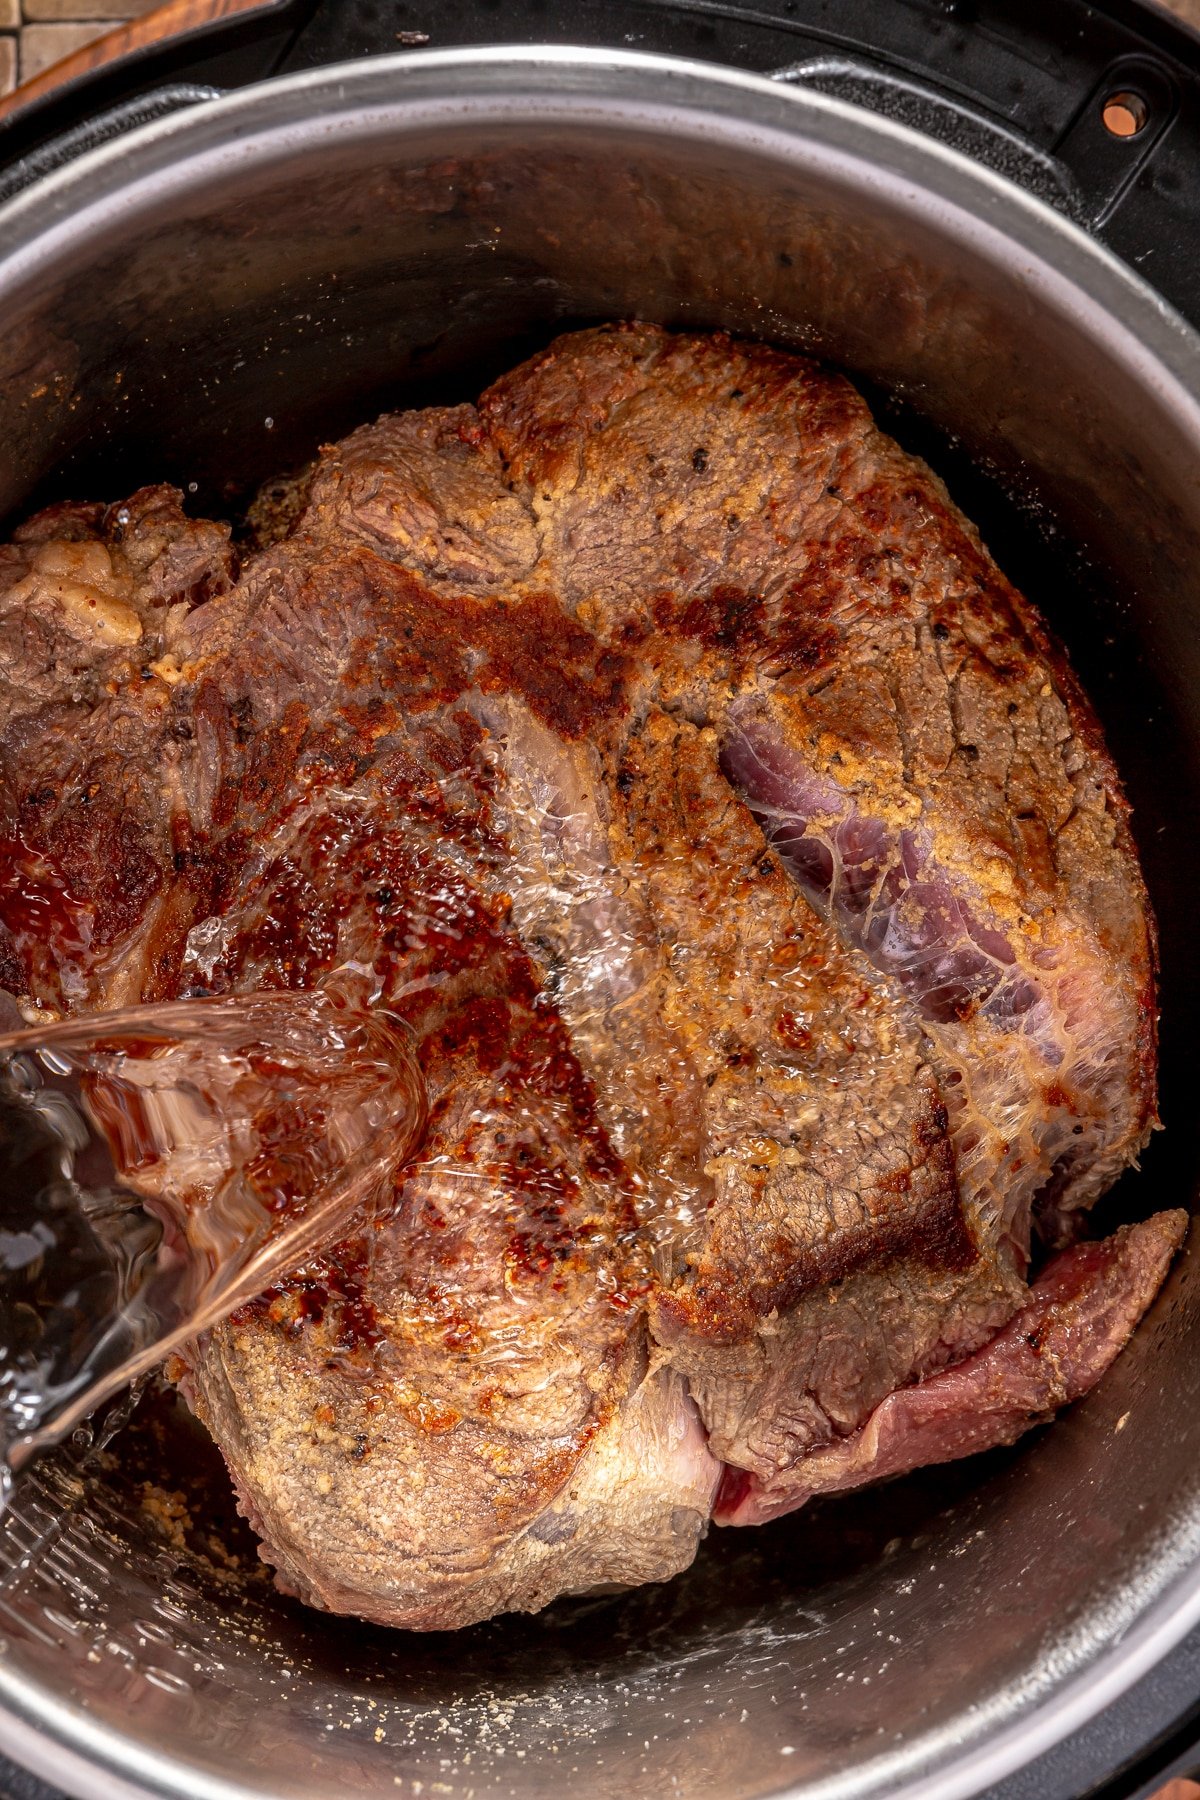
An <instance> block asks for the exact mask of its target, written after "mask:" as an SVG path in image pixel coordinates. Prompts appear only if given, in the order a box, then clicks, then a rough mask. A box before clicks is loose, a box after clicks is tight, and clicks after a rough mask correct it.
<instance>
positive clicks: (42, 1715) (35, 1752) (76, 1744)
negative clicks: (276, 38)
mask: <svg viewBox="0 0 1200 1800" xmlns="http://www.w3.org/2000/svg"><path fill="white" fill-rule="evenodd" d="M456 120H458V121H461V122H462V123H464V124H468V123H470V124H479V123H481V122H487V123H489V124H495V125H497V126H501V127H503V126H508V127H510V128H514V129H515V128H519V127H521V126H522V125H533V126H534V127H536V128H541V127H545V126H553V125H554V124H556V123H560V122H563V121H569V122H571V123H579V122H581V121H583V122H586V123H588V124H590V125H592V126H593V127H594V128H596V129H605V128H610V129H613V130H616V129H622V130H629V129H630V128H638V127H640V128H642V129H643V130H647V131H652V132H655V133H658V134H661V133H662V132H663V131H664V130H669V131H670V132H672V133H673V134H676V135H678V134H684V135H690V136H692V137H697V136H698V137H703V138H707V139H709V140H710V141H712V140H714V139H715V140H717V141H727V142H730V143H731V144H733V145H736V147H737V148H739V149H740V150H743V151H745V150H751V151H757V152H758V153H759V154H760V155H763V156H765V157H771V156H774V157H776V158H777V159H779V160H780V161H781V162H782V163H784V164H788V163H790V164H792V165H793V166H795V167H798V168H802V169H813V170H816V171H818V172H824V173H826V174H831V175H834V176H835V177H837V178H839V179H840V180H841V181H842V182H843V184H852V185H853V186H855V187H856V188H858V189H860V190H867V191H868V192H870V191H874V192H876V193H879V194H880V195H881V196H885V195H886V197H887V199H888V201H889V203H890V204H891V205H893V206H899V207H901V208H903V209H904V210H906V211H907V212H909V213H910V214H911V215H912V216H914V217H915V218H918V219H921V220H923V221H925V222H928V223H930V224H932V225H934V226H940V227H941V229H942V230H943V231H949V232H951V233H952V235H953V236H954V237H955V239H956V240H957V241H960V242H964V243H965V244H967V245H968V246H970V247H971V248H973V249H974V250H975V251H976V253H978V254H980V255H981V256H982V257H983V258H985V259H987V260H992V261H995V260H996V259H998V258H1001V257H1002V258H1003V259H1004V263H1005V266H1006V267H1007V269H1008V272H1009V274H1010V275H1011V274H1012V272H1013V267H1014V263H1013V257H1014V252H1016V254H1017V257H1018V258H1019V264H1018V273H1019V277H1020V279H1021V281H1022V283H1023V284H1024V285H1025V286H1026V288H1027V289H1028V290H1029V291H1030V292H1031V293H1032V294H1033V295H1034V296H1035V298H1037V299H1038V300H1039V301H1045V302H1049V303H1052V304H1053V306H1054V308H1055V310H1056V311H1057V312H1058V314H1059V315H1060V316H1061V317H1065V318H1067V319H1069V320H1070V321H1071V322H1072V323H1073V324H1075V325H1076V326H1077V327H1078V328H1079V329H1080V330H1081V331H1082V332H1083V333H1084V334H1085V335H1086V336H1087V337H1088V338H1089V339H1090V340H1091V341H1100V342H1102V343H1104V344H1105V346H1106V348H1107V349H1108V351H1109V353H1110V354H1111V355H1112V356H1113V357H1114V360H1117V361H1119V362H1120V363H1122V364H1123V365H1124V366H1126V367H1127V368H1128V369H1130V371H1131V372H1132V373H1134V374H1135V375H1136V377H1137V378H1138V379H1139V381H1140V382H1141V383H1142V384H1143V386H1144V387H1148V388H1150V389H1152V390H1153V392H1154V393H1155V395H1156V398H1157V401H1158V403H1159V405H1160V406H1162V407H1163V408H1164V409H1165V410H1166V411H1167V412H1169V413H1170V414H1171V415H1173V418H1174V420H1175V422H1176V423H1177V424H1178V425H1179V426H1180V427H1181V428H1182V429H1183V430H1185V431H1186V432H1187V433H1188V434H1189V435H1190V437H1191V438H1192V440H1193V442H1195V443H1196V445H1197V448H1198V450H1200V334H1197V332H1195V331H1193V329H1192V328H1191V327H1190V326H1189V325H1188V324H1187V323H1186V322H1185V321H1184V320H1183V319H1182V318H1181V317H1180V315H1179V314H1178V313H1176V312H1175V311H1174V309H1173V308H1172V307H1171V306H1169V304H1168V303H1167V302H1166V301H1164V300H1163V299H1162V298H1161V297H1160V296H1159V295H1158V294H1156V293H1155V291H1154V290H1153V288H1151V287H1150V286H1149V285H1148V284H1147V283H1146V282H1145V281H1143V280H1142V279H1141V278H1140V277H1139V276H1138V275H1136V274H1135V273H1134V272H1133V271H1132V270H1130V269H1129V268H1128V267H1127V266H1126V265H1125V264H1124V263H1122V262H1120V261H1119V260H1118V258H1117V257H1116V256H1114V255H1113V254H1112V253H1111V252H1110V251H1108V250H1107V249H1105V248H1104V247H1103V246H1102V245H1100V244H1099V243H1097V242H1096V241H1095V240H1093V239H1092V238H1090V237H1089V236H1088V235H1087V233H1086V232H1085V231H1084V230H1082V229H1081V228H1080V227H1079V226H1077V225H1075V224H1074V223H1072V222H1071V221H1070V220H1069V219H1067V218H1065V217H1063V216H1061V215H1060V214H1058V213H1056V212H1055V211H1054V210H1053V209H1052V208H1051V207H1049V206H1048V205H1046V204H1045V203H1044V202H1043V201H1041V200H1039V199H1036V198H1034V197H1033V196H1031V195H1030V194H1028V193H1026V192H1025V191H1024V190H1023V189H1021V188H1019V187H1017V186H1016V185H1014V184H1013V183H1011V182H1010V181H1008V180H1007V179H1006V178H1005V177H1003V176H1001V175H999V174H997V173H995V172H994V171H992V170H990V169H988V168H985V167H983V166H982V165H980V164H977V163H974V162H972V161H971V160H970V159H969V158H968V157H966V156H964V155H962V154H960V153H959V152H958V151H956V150H954V149H951V148H950V147H948V146H947V145H945V144H942V143H940V142H937V141H935V140H933V139H930V138H927V137H924V136H922V135H921V134H920V133H918V132H916V131H913V130H911V129H910V128H908V127H906V126H903V125H899V124H897V123H895V122H894V121H892V120H889V119H886V118H882V117H880V116H879V115H877V114H874V113H872V112H869V111H866V110H864V109H862V108H859V107H857V106H854V105H852V104H849V103H847V102H844V101H841V100H836V99H833V98H830V97H828V96H826V95H823V94H819V93H816V92H813V91H811V90H805V89H798V88H796V87H794V86H791V85H788V84H787V83H785V82H782V81H778V80H772V79H770V78H769V77H767V76H760V75H751V74H745V73H742V72H739V71H735V70H730V69H725V68H722V67H720V66H718V65H710V64H706V63H700V62H695V61H688V60H684V59H682V58H675V57H666V56H657V55H649V54H646V53H642V52H635V51H624V50H621V51H617V50H613V51H607V50H596V49H588V48H577V47H572V46H558V45H544V46H539V45H534V46H528V47H525V46H521V47H513V46H509V45H504V46H497V47H477V48H470V49H456V50H424V51H417V52H405V53H398V54H395V55H390V56H385V57H376V58H370V59H362V60H358V61H354V62H347V63H341V64H337V65H334V66H331V67H327V68H322V69H317V70H308V71H304V72H302V73H299V74H294V75H290V76H283V77H275V78H273V79H272V80H270V81H267V82H263V83H260V84H256V85H254V86H251V87H248V88H244V89H240V90H238V91H235V92H233V93H230V94H228V95H224V96H222V97H220V98H218V99H215V100H211V101H206V102H202V103H199V104H197V105H195V106H192V107H189V108H188V109H187V110H186V111H184V112H181V113H177V114H173V115H171V116H169V117H167V118H165V119H160V120H157V121H154V122H151V123H149V124H146V125H143V126H141V127H140V128H138V129H137V130H135V131H133V132H131V133H129V134H128V135H127V136H124V137H122V138H121V139H120V140H119V141H116V142H112V143H109V144H105V145H102V146H100V147H97V148H95V149H91V150H88V151H86V152H84V153H83V154H82V155H80V156H79V157H77V158H76V159H75V160H73V161H71V162H70V163H68V164H66V165H65V166H63V167H61V168H59V169H57V170H55V171H54V172H52V173H50V174H48V175H46V176H44V177H42V178H41V179H39V180H37V181H36V182H35V183H34V184H33V185H32V186H31V187H30V188H28V189H26V190H24V191H23V192H21V193H19V194H17V195H16V196H15V197H13V198H12V199H10V200H9V201H8V202H7V203H6V204H4V205H3V206H0V307H3V306H4V305H5V296H6V294H12V293H13V292H14V291H15V290H16V289H18V288H19V287H20V286H21V285H22V284H23V283H24V282H26V281H28V280H30V279H35V278H36V275H37V272H38V269H39V267H41V266H42V265H43V264H44V263H45V262H46V261H47V260H48V259H53V258H54V257H55V256H56V255H57V254H58V253H60V252H62V251H65V250H66V249H67V247H68V245H78V244H79V243H80V242H81V240H82V239H83V238H84V237H85V236H87V235H103V234H104V233H105V232H106V231H107V230H108V228H109V227H110V226H111V225H112V224H113V223H115V222H116V221H118V220H120V219H121V218H122V217H128V216H129V215H130V214H133V213H136V212H137V211H138V210H139V209H140V208H141V207H143V206H145V205H147V204H150V205H154V206H161V205H162V204H163V203H164V202H169V201H173V200H182V199H183V198H185V197H186V196H187V195H188V194H189V193H192V192H199V191H200V190H201V189H202V188H205V187H207V186H209V185H211V184H213V183H215V182H217V181H219V180H220V178H221V176H222V175H223V174H226V173H235V172H244V171H245V170H246V169H247V168H248V167H250V166H253V167H255V168H256V169H257V170H260V171H263V172H265V171H267V170H269V169H270V167H271V166H272V165H273V164H277V163H280V162H282V161H283V160H284V159H286V158H287V157H288V156H289V155H290V154H291V153H292V151H294V150H295V149H297V148H298V147H299V146H300V145H301V144H302V143H303V142H306V141H311V139H312V137H313V135H314V133H317V132H319V133H321V135H322V136H323V138H324V139H325V141H326V142H327V143H334V142H337V141H339V140H341V141H344V142H351V141H362V140H364V139H369V138H373V137H378V138H383V137H386V136H388V135H389V134H390V133H392V132H393V131H395V130H396V129H397V128H400V129H404V130H412V129H414V128H418V127H420V126H422V125H425V126H438V127H441V128H443V129H445V128H447V127H449V126H452V125H453V124H454V122H455V121H456ZM1184 1537H1186V1538H1187V1539H1188V1540H1189V1541H1187V1542H1184V1541H1182V1540H1183V1538H1184ZM1192 1538H1195V1539H1196V1542H1195V1543H1193V1542H1191V1541H1190V1540H1191V1539H1192ZM1198 1552H1200V1521H1196V1522H1195V1529H1194V1530H1193V1531H1192V1532H1188V1533H1181V1534H1178V1536H1177V1538H1176V1541H1175V1542H1173V1543H1172V1544H1171V1545H1170V1546H1169V1548H1168V1549H1167V1550H1166V1551H1164V1552H1163V1554H1162V1555H1161V1556H1160V1557H1159V1559H1158V1561H1157V1564H1156V1565H1155V1568H1156V1571H1157V1580H1156V1581H1155V1583H1154V1591H1153V1592H1152V1593H1151V1595H1150V1597H1149V1598H1148V1599H1146V1600H1145V1601H1144V1603H1143V1604H1142V1605H1141V1606H1138V1605H1137V1604H1136V1596H1135V1595H1134V1594H1133V1593H1132V1592H1131V1593H1130V1594H1129V1596H1128V1598H1129V1602H1130V1604H1129V1606H1127V1607H1126V1608H1124V1609H1123V1611H1124V1612H1125V1613H1126V1614H1127V1616H1126V1617H1122V1618H1120V1619H1112V1620H1109V1621H1106V1622H1105V1624H1104V1626H1103V1628H1102V1629H1098V1626H1097V1623H1096V1622H1095V1621H1094V1622H1093V1624H1092V1628H1091V1630H1090V1632H1088V1633H1086V1634H1085V1635H1086V1636H1088V1637H1090V1639H1091V1640H1092V1642H1091V1652H1090V1654H1089V1652H1088V1648H1087V1646H1083V1647H1081V1649H1080V1652H1079V1655H1078V1656H1077V1657H1076V1658H1075V1660H1074V1666H1073V1669H1072V1672H1071V1673H1069V1674H1067V1675H1065V1676H1064V1677H1062V1678H1061V1680H1060V1682H1059V1684H1058V1685H1057V1686H1056V1687H1055V1688H1053V1689H1052V1690H1051V1691H1049V1692H1048V1693H1046V1694H1044V1695H1039V1694H1038V1693H1037V1692H1035V1691H1028V1692H1026V1693H1025V1694H1024V1697H1022V1696H1021V1695H1020V1694H1019V1693H1018V1694H1016V1695H1015V1696H1014V1695H1012V1690H1011V1689H1007V1690H1002V1691H1001V1695H1003V1694H1004V1693H1008V1694H1009V1695H1010V1696H1011V1697H1010V1699H1009V1701H1008V1704H1007V1707H1002V1706H1001V1704H1000V1699H1001V1696H991V1697H989V1699H990V1704H988V1703H985V1704H983V1705H981V1706H980V1707H978V1708H976V1709H973V1711H974V1715H975V1716H974V1719H973V1723H972V1732H971V1736H972V1739H973V1741H972V1742H971V1743H970V1744H966V1745H964V1743H963V1734H962V1730H961V1724H960V1727H959V1729H957V1730H953V1729H951V1728H950V1727H943V1728H942V1729H941V1730H940V1731H938V1732H935V1733H932V1734H930V1735H929V1736H927V1737H926V1738H923V1739H921V1740H919V1745H920V1754H919V1760H914V1756H913V1753H912V1751H911V1750H910V1751H909V1752H908V1753H907V1754H905V1752H904V1751H903V1750H901V1751H897V1752H891V1753H889V1754H888V1755H886V1756H884V1757H880V1758H879V1759H877V1760H876V1761H874V1762H872V1763H870V1764H866V1765H863V1766H862V1767H860V1769H858V1770H857V1771H856V1772H855V1773H854V1774H853V1775H848V1776H838V1777H833V1778H830V1779H828V1780H823V1781H820V1782H818V1783H816V1784H815V1785H814V1784H810V1785H808V1786H806V1787H803V1788H801V1787H798V1786H794V1787H790V1788H780V1789H778V1790H777V1794H778V1800H787V1796H789V1795H791V1796H794V1797H796V1800H799V1797H800V1796H803V1800H850V1796H851V1795H853V1794H859V1793H861V1792H863V1788H864V1781H866V1779H867V1777H869V1778H870V1779H869V1787H870V1789H871V1791H873V1792H878V1793H881V1794H882V1793H883V1792H886V1793H888V1794H889V1795H891V1796H893V1797H894V1800H968V1796H971V1795H977V1794H979V1793H980V1792H981V1791H982V1790H983V1789H985V1788H987V1787H989V1786H990V1785H992V1784H993V1783H995V1782H997V1781H999V1780H1001V1779H1002V1778H1003V1777H1005V1776H1007V1775H1009V1774H1011V1773H1012V1772H1013V1771H1014V1770H1016V1769H1017V1768H1019V1767H1021V1766H1023V1765H1025V1764H1027V1763H1028V1762H1030V1761H1031V1760H1033V1759H1034V1758H1035V1757H1037V1756H1039V1755H1041V1754H1042V1753H1044V1752H1045V1751H1047V1750H1049V1749H1050V1748H1052V1747H1053V1746H1054V1745H1055V1744H1057V1743H1058V1742H1060V1741H1061V1740H1062V1739H1063V1738H1065V1737H1067V1736H1068V1735H1069V1734H1070V1733H1071V1732H1073V1731H1075V1730H1077V1729H1079V1728H1080V1727H1081V1726H1083V1725H1084V1724H1086V1723H1087V1721H1088V1720H1090V1719H1091V1718H1092V1717H1094V1715H1095V1714H1096V1713H1098V1712H1099V1711H1100V1710H1101V1709H1102V1708H1104V1707H1105V1706H1107V1705H1108V1704H1109V1703H1110V1702H1111V1701H1113V1700H1114V1699H1116V1698H1117V1696H1118V1695H1120V1694H1121V1693H1122V1692H1124V1691H1125V1690H1126V1689H1127V1688H1129V1687H1130V1686H1131V1685H1132V1684H1133V1683H1134V1682H1136V1681H1138V1680H1139V1679H1140V1678H1141V1677H1143V1676H1144V1675H1145V1674H1146V1673H1147V1672H1148V1671H1149V1670H1150V1669H1151V1668H1152V1667H1153V1666H1154V1664H1155V1663H1156V1662H1158V1661H1159V1660H1160V1659H1161V1658H1162V1657H1163V1656H1165V1655H1166V1654H1167V1652H1168V1651H1170V1650H1171V1649H1172V1648H1173V1647H1174V1645H1175V1644H1177V1643H1178V1642H1179V1641H1180V1639H1181V1638H1182V1637H1183V1636H1184V1635H1185V1634H1186V1633H1187V1632H1188V1631H1189V1630H1190V1629H1191V1627H1192V1626H1193V1625H1194V1624H1196V1623H1197V1621H1200V1553H1198ZM1147 1585H1150V1583H1149V1582H1148V1583H1147ZM1005 1714H1006V1715H1007V1716H1004V1715H1005ZM994 1715H1000V1716H994ZM0 1747H2V1748H3V1749H5V1750H6V1751H9V1752H11V1753H12V1754H13V1755H15V1756H16V1757H18V1758H19V1760H20V1761H21V1762H23V1763H24V1764H25V1765H26V1766H28V1767H29V1768H31V1769H32V1770H34V1771H35V1772H36V1773H37V1774H39V1775H41V1776H43V1777H44V1778H45V1779H47V1780H50V1781H53V1782H57V1783H62V1784H65V1785H66V1786H68V1787H69V1788H70V1789H71V1791H73V1792H76V1793H78V1794H79V1795H81V1796H85V1797H86V1800H151V1797H153V1800H252V1797H253V1796H257V1797H258V1800H263V1796H264V1792H265V1791H264V1790H263V1789H261V1788H258V1787H249V1786H242V1785H240V1784H239V1785H233V1784H231V1783H229V1782H227V1781H225V1780H224V1779H221V1778H216V1777H212V1776H203V1775H201V1773H200V1771H198V1770H197V1769H195V1768H193V1767H183V1766H178V1767H176V1766H174V1765H172V1763H171V1762H170V1761H169V1759H168V1757H167V1756H165V1755H162V1754H158V1753H151V1752H149V1751H147V1750H145V1749H144V1748H142V1747H140V1746H137V1745H134V1744H132V1743H131V1742H130V1740H128V1739H126V1738H124V1737H122V1736H121V1735H120V1734H119V1733H118V1732H117V1731H116V1730H114V1729H112V1728H111V1727H109V1726H106V1725H102V1724H99V1723H98V1722H97V1721H96V1720H95V1719H94V1718H92V1717H90V1716H89V1715H88V1714H87V1713H86V1712H84V1711H83V1710H82V1709H80V1708H78V1707H74V1706H72V1705H70V1704H69V1703H66V1702H64V1701H63V1700H62V1699H61V1698H59V1697H58V1696H56V1695H54V1694H53V1693H52V1692H51V1691H50V1690H48V1689H47V1688H45V1687H44V1686H42V1685H40V1684H37V1683H34V1682H31V1681H28V1680H26V1679H24V1678H22V1677H21V1676H20V1675H18V1674H16V1673H15V1672H14V1671H13V1670H11V1669H10V1668H9V1667H7V1666H6V1665H5V1664H4V1663H3V1662H0Z"/></svg>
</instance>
